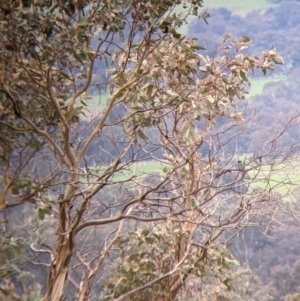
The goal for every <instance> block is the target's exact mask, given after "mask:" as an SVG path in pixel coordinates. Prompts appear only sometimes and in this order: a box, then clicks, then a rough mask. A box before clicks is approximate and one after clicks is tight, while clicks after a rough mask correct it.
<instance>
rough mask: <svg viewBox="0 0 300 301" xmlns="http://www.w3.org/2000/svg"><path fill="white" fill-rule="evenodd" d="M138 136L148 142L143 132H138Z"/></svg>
mask: <svg viewBox="0 0 300 301" xmlns="http://www.w3.org/2000/svg"><path fill="white" fill-rule="evenodd" d="M137 134H138V136H139V137H140V138H141V139H142V140H144V141H147V136H146V135H145V134H144V133H143V132H142V131H141V130H138V132H137Z"/></svg>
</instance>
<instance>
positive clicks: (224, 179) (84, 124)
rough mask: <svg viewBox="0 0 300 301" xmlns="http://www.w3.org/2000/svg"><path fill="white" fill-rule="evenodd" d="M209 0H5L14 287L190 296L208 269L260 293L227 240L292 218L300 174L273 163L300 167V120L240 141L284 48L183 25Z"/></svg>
mask: <svg viewBox="0 0 300 301" xmlns="http://www.w3.org/2000/svg"><path fill="white" fill-rule="evenodd" d="M202 6H203V1H201V0H187V1H175V2H174V1H169V0H164V1H154V0H148V1H140V0H127V1H121V0H104V1H98V0H97V1H96V0H81V1H80V0H76V1H73V0H67V1H55V0H53V1H51V0H40V1H34V0H32V1H31V0H28V1H25V0H23V1H21V0H19V1H15V0H8V1H6V2H5V3H2V4H1V15H0V16H1V23H0V30H1V35H0V66H1V69H0V70H1V71H0V76H1V81H0V117H1V118H0V131H1V135H0V139H1V145H0V168H1V182H0V185H1V190H2V191H1V194H0V210H1V215H2V217H3V218H2V232H1V233H2V234H3V236H2V238H1V244H3V246H5V248H6V249H7V250H8V254H10V255H6V254H4V255H3V257H5V256H6V257H5V259H4V260H2V259H1V262H2V263H3V262H6V263H3V266H4V268H3V269H4V270H5V271H6V272H5V273H4V274H3V278H2V280H1V290H0V293H1V296H6V297H7V298H8V297H9V298H11V299H12V300H16V299H17V300H21V297H20V296H21V295H22V294H27V297H28V299H30V298H31V300H38V299H42V298H43V300H45V301H58V300H64V299H67V300H72V299H73V298H77V299H78V300H80V301H84V300H117V301H121V300H176V299H177V300H180V298H184V297H183V296H184V294H185V293H186V291H185V290H184V288H185V284H186V283H188V282H189V281H192V280H191V279H198V280H199V279H200V280H201V281H200V282H201V285H203V286H204V288H203V291H205V292H206V293H207V295H206V298H207V300H211V299H210V298H219V300H226V298H227V299H228V298H231V300H234V299H236V300H238V299H239V298H241V296H242V297H243V296H244V297H243V298H244V300H246V299H245V298H247V293H246V292H245V291H244V290H242V289H241V290H238V291H237V292H236V293H233V292H230V291H231V288H232V286H233V283H235V281H238V279H237V277H236V276H235V275H236V274H234V271H233V270H231V265H234V263H235V260H234V258H233V257H232V255H231V254H230V253H229V252H228V250H227V249H226V247H227V244H228V242H229V241H230V239H231V238H232V237H234V236H235V235H237V234H238V233H240V232H241V231H242V230H243V229H244V228H246V227H247V226H257V227H259V229H261V230H262V231H267V229H269V228H270V227H275V226H278V225H280V224H281V220H285V219H286V218H287V215H290V212H291V209H290V208H289V207H288V206H287V204H286V203H284V202H283V201H282V198H283V196H284V195H286V194H287V192H288V191H286V190H285V188H286V187H287V185H291V184H287V182H286V181H280V182H279V183H275V182H274V180H273V178H272V175H273V174H275V175H277V172H278V170H284V171H286V172H287V173H288V171H289V168H293V160H294V158H296V156H297V149H296V148H295V147H294V146H293V145H286V144H285V143H283V142H282V137H283V136H284V134H285V133H286V132H288V131H289V129H290V128H292V127H293V126H294V125H296V124H297V117H296V116H294V117H293V118H291V119H290V120H289V121H288V120H287V122H286V124H285V125H284V126H283V127H282V128H281V129H280V131H277V128H274V131H273V132H270V133H269V136H268V138H266V140H265V141H264V143H262V144H261V145H260V147H259V148H258V149H257V152H256V153H255V154H254V153H249V154H246V155H245V156H244V157H240V154H239V152H238V150H237V149H234V147H233V143H232V141H234V142H235V143H236V141H237V140H238V139H239V136H241V135H242V133H243V132H244V131H246V130H247V129H248V128H249V127H251V124H252V122H255V121H254V119H253V116H252V115H247V114H246V113H245V112H243V111H241V110H239V101H243V100H244V98H245V93H246V90H247V87H248V85H249V84H250V81H249V78H248V73H249V72H262V73H263V74H266V72H267V71H268V70H274V69H275V65H276V64H282V63H283V59H282V57H281V56H280V55H279V54H278V53H277V51H276V49H275V48H274V47H273V48H272V47H271V48H269V49H270V50H268V51H265V52H263V53H262V54H260V55H259V54H258V55H257V56H250V55H248V54H247V53H245V52H244V50H245V49H246V48H247V47H248V46H249V44H250V43H251V39H250V38H249V37H247V36H242V37H234V39H230V35H225V36H224V37H223V41H222V43H220V45H219V46H218V47H217V49H216V51H215V52H214V53H211V52H210V51H207V50H206V46H205V45H202V44H199V43H198V41H197V38H195V37H185V36H184V35H183V34H181V33H179V32H178V30H179V29H180V27H181V26H182V25H184V24H185V23H186V22H187V20H188V17H189V16H190V15H194V16H197V17H199V18H200V19H201V20H202V21H203V22H204V24H205V23H207V18H208V17H209V14H207V13H205V12H202V10H201V8H202ZM288 187H289V186H288ZM6 249H5V250H6ZM10 250H12V251H14V252H11V253H9V252H10ZM22 252H23V253H22ZM22 254H23V257H24V261H25V262H27V263H28V264H30V265H32V266H35V268H32V269H31V272H32V273H29V272H28V271H26V268H25V269H21V268H19V265H18V264H17V263H16V261H15V260H16V258H17V259H19V260H21V259H22V258H21V255H22ZM24 254H25V255H24ZM7 263H8V264H7ZM38 266H43V267H45V268H44V269H42V270H41V269H38ZM45 270H46V272H47V280H46V279H44V278H46V277H45V275H44V274H42V271H44V272H45ZM237 270H238V271H239V272H240V274H241V275H246V274H247V275H248V274H250V276H251V277H252V275H251V273H249V272H248V271H245V270H243V269H240V270H239V269H237ZM16 275H18V277H17V276H16ZM34 276H35V277H36V278H34ZM250 276H249V277H250ZM245 277H246V276H245ZM252 278H253V279H254V278H255V277H252ZM34 279H36V280H34ZM212 279H214V281H212ZM25 280H26V281H27V282H26V283H28V286H27V287H17V285H16V284H17V283H18V281H19V282H22V281H23V282H24V281H25ZM35 281H36V282H35ZM43 281H44V282H43ZM251 283H253V287H255V283H256V280H255V279H254V280H253V281H252V282H251ZM43 285H44V287H45V289H44V291H42V294H43V297H42V296H41V295H39V293H38V292H39V290H40V288H41V287H42V286H43ZM254 290H255V289H253V291H254ZM234 294H235V295H234ZM220 298H223V299H220ZM224 298H225V299H224Z"/></svg>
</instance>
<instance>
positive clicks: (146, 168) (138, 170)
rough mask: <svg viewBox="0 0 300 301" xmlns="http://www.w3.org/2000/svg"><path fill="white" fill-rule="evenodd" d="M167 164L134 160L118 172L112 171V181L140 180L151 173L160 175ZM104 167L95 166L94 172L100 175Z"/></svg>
mask: <svg viewBox="0 0 300 301" xmlns="http://www.w3.org/2000/svg"><path fill="white" fill-rule="evenodd" d="M167 167H168V164H166V163H161V162H153V161H141V162H136V163H133V164H131V165H130V166H128V167H127V168H124V169H123V170H122V171H120V172H116V173H114V175H113V177H112V178H111V181H112V182H116V183H117V182H124V181H129V180H130V179H132V180H133V181H136V180H141V179H143V178H147V177H149V176H152V175H162V174H163V169H164V168H167ZM105 170H106V167H104V166H103V167H97V168H94V173H95V174H98V175H101V174H103V172H105Z"/></svg>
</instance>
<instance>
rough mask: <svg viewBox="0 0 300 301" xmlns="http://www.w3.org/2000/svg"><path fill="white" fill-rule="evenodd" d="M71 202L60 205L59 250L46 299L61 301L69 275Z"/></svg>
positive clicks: (71, 238)
mask: <svg viewBox="0 0 300 301" xmlns="http://www.w3.org/2000/svg"><path fill="white" fill-rule="evenodd" d="M69 212H70V202H66V201H63V202H62V203H60V206H59V227H58V234H57V235H58V239H57V250H56V255H55V258H54V259H52V266H51V268H50V273H49V277H48V283H47V291H46V294H45V297H44V301H61V300H62V297H63V294H64V288H65V285H66V281H67V276H68V266H69V262H70V258H71V256H72V252H73V247H74V244H73V233H72V232H70V233H68V231H70V218H69Z"/></svg>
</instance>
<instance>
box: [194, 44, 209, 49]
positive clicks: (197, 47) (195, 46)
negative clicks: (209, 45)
mask: <svg viewBox="0 0 300 301" xmlns="http://www.w3.org/2000/svg"><path fill="white" fill-rule="evenodd" d="M191 48H192V49H196V50H206V48H205V47H204V46H202V45H200V44H192V45H191Z"/></svg>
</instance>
